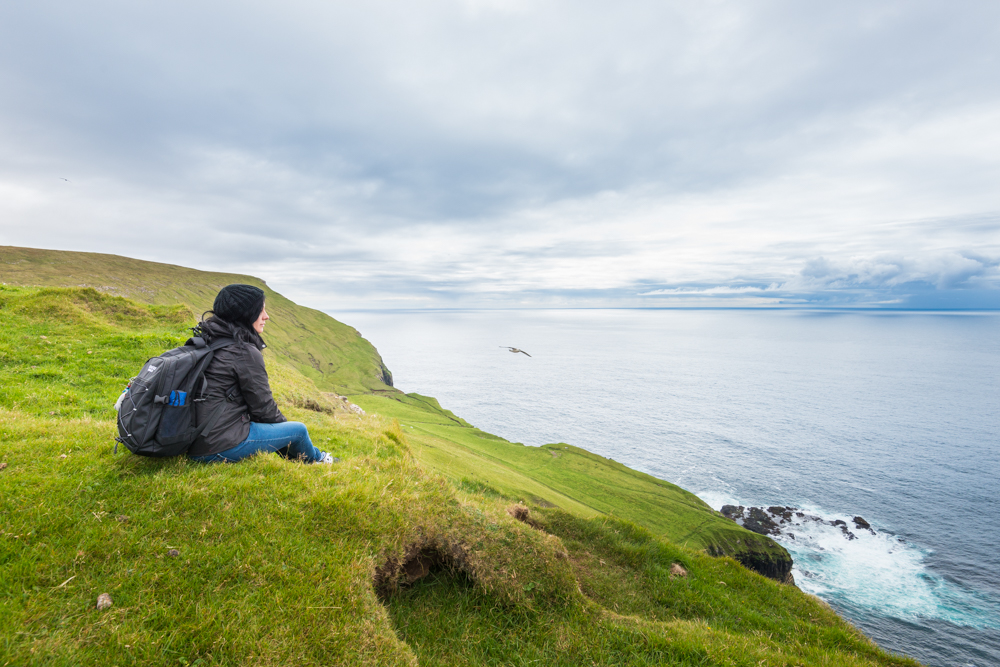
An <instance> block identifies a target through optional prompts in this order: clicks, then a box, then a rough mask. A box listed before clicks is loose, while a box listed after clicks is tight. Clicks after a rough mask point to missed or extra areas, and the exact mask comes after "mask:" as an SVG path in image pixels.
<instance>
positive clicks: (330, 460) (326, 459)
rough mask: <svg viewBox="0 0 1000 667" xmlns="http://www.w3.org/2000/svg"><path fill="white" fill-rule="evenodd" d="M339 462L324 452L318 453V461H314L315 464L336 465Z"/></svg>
mask: <svg viewBox="0 0 1000 667" xmlns="http://www.w3.org/2000/svg"><path fill="white" fill-rule="evenodd" d="M339 461H340V459H338V458H337V457H336V456H331V455H330V454H328V453H326V452H320V453H319V460H318V461H316V463H338V462H339Z"/></svg>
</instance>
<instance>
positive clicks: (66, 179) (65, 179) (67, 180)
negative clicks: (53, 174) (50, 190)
mask: <svg viewBox="0 0 1000 667" xmlns="http://www.w3.org/2000/svg"><path fill="white" fill-rule="evenodd" d="M59 178H62V180H64V181H66V182H67V183H69V182H70V181H69V179H68V178H63V177H62V176H60V177H59Z"/></svg>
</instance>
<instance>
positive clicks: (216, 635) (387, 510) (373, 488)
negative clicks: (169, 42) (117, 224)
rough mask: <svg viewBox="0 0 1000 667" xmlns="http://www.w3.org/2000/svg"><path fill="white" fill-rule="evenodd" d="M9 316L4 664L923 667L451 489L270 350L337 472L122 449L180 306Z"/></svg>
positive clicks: (793, 610) (764, 592) (403, 434)
mask: <svg viewBox="0 0 1000 667" xmlns="http://www.w3.org/2000/svg"><path fill="white" fill-rule="evenodd" d="M0 311H2V312H3V315H4V325H5V326H4V327H3V328H2V329H0V362H2V366H0V374H2V382H0V443H2V449H0V665H102V666H103V665H108V664H115V665H175V666H176V665H181V666H193V665H248V664H253V665H417V664H421V665H512V664H524V665H527V664H546V665H549V664H551V665H574V666H575V665H581V664H587V665H589V664H597V665H747V666H749V665H847V666H853V665H858V666H860V665H915V664H916V663H914V662H913V661H910V660H908V659H903V658H898V657H893V656H890V655H888V654H886V653H884V652H882V651H881V650H879V649H878V648H877V647H876V646H875V645H874V644H872V643H871V642H870V641H869V640H868V639H866V638H865V637H864V636H863V635H862V634H861V633H859V632H858V631H857V630H856V629H854V628H853V627H851V626H850V625H849V624H848V623H846V622H844V621H843V620H842V619H841V618H839V617H838V616H837V615H836V614H835V613H834V612H833V611H832V610H831V609H830V608H829V607H827V606H826V605H824V604H823V603H821V602H820V601H819V600H817V599H816V598H813V597H811V596H809V595H806V594H804V593H802V592H801V591H799V590H798V589H797V588H795V587H794V586H787V585H782V584H779V583H776V582H774V581H771V580H769V579H767V578H765V577H763V576H760V575H759V574H756V573H754V572H751V571H749V570H747V569H746V568H744V567H742V566H740V565H739V564H738V563H736V562H735V561H734V560H732V559H730V558H716V557H712V556H709V555H707V554H705V553H703V552H702V551H700V550H696V549H692V548H689V547H685V546H684V545H682V544H677V543H673V542H671V541H668V540H665V539H663V538H661V537H659V536H657V535H656V534H654V533H653V532H651V531H650V530H647V529H645V528H643V527H641V526H639V525H637V524H636V523H635V522H632V521H627V520H624V519H620V518H611V517H608V516H606V515H602V514H600V513H595V514H594V515H593V516H592V518H586V517H583V516H580V515H579V514H577V513H574V512H571V511H566V510H564V509H561V508H552V507H550V508H542V507H537V506H535V507H530V508H529V507H528V506H526V505H522V504H520V503H513V502H511V501H510V500H509V499H508V498H506V497H504V494H502V493H498V492H496V491H495V490H491V489H490V488H487V487H486V486H483V487H481V488H475V487H476V485H475V484H474V483H472V482H466V483H453V482H451V481H450V480H449V479H448V478H447V477H445V476H442V475H439V474H436V473H434V472H433V471H431V470H429V469H428V468H426V467H425V466H423V465H421V463H420V461H419V459H418V457H417V456H415V455H414V449H415V446H414V444H413V442H414V440H416V439H417V438H416V437H415V436H413V435H411V431H412V430H413V429H404V428H402V427H401V425H400V424H399V422H398V421H396V420H394V419H389V418H387V417H384V416H378V415H364V416H360V415H356V414H354V413H351V412H348V411H345V410H343V409H342V408H341V405H342V403H341V402H339V401H330V400H329V399H328V397H327V395H326V394H324V393H323V392H322V391H321V390H320V389H319V388H318V387H317V386H316V384H315V382H314V381H313V380H312V379H311V378H310V377H307V376H306V375H304V374H303V373H301V372H300V371H299V370H298V369H297V368H296V367H295V366H293V365H292V364H290V363H288V362H287V361H285V360H284V359H283V358H282V357H280V356H278V355H276V354H273V353H272V352H268V353H267V355H266V358H267V363H268V368H269V373H270V375H271V379H272V384H273V387H274V390H275V395H276V398H277V400H278V401H279V404H280V405H281V408H282V410H283V411H284V412H285V413H286V414H287V415H288V416H289V418H291V419H295V420H300V421H303V422H304V423H306V424H307V425H308V427H309V431H310V434H311V436H312V438H313V440H314V441H315V442H316V444H318V445H319V446H320V447H322V448H323V449H325V450H329V451H331V452H333V453H334V454H335V455H337V456H339V457H341V459H342V461H341V462H340V463H339V464H336V465H334V466H324V465H312V466H307V465H303V464H301V463H297V462H292V461H285V460H282V459H280V458H278V457H276V456H273V455H270V456H260V457H256V458H254V459H252V460H249V461H245V462H242V463H240V464H236V465H203V464H196V463H192V462H189V461H187V460H186V459H184V458H175V459H168V460H156V459H145V458H141V457H136V456H133V455H131V454H129V453H128V452H126V451H124V450H123V449H119V451H118V453H117V454H115V453H114V452H113V440H112V437H113V435H114V434H115V427H114V421H113V411H112V408H111V404H112V403H113V400H114V398H115V396H116V395H117V393H118V392H119V391H120V389H121V386H122V383H123V381H124V378H127V376H128V375H129V374H131V372H134V369H138V368H139V367H140V366H141V365H142V363H143V362H144V361H145V360H146V359H147V358H148V357H150V356H153V355H155V354H157V353H159V352H160V351H162V350H163V349H164V348H167V347H171V346H174V345H177V344H179V343H180V342H182V341H183V340H184V338H185V337H186V333H185V332H184V327H185V326H187V325H188V324H189V323H190V317H191V316H192V313H191V311H190V309H189V308H188V307H187V306H185V305H159V306H157V305H147V304H142V303H137V302H135V301H131V300H128V299H124V298H121V297H115V296H111V295H108V294H102V293H100V292H97V291H96V290H93V289H88V288H11V287H0ZM409 400H411V402H412V404H413V405H418V404H421V403H425V404H428V405H430V407H432V408H433V407H435V406H436V403H434V402H432V399H426V398H424V397H410V399H409ZM401 405H402V404H401ZM437 411H438V414H440V415H442V416H443V417H445V416H447V411H443V410H440V408H439V407H438V408H437ZM432 412H434V410H429V411H427V414H431V413H432ZM411 417H412V415H411ZM464 428H470V427H467V426H466V427H464ZM477 437H478V436H477ZM508 445H509V446H511V447H516V445H510V443H508ZM425 446H429V445H425ZM559 447H563V446H559ZM559 447H557V448H556V449H557V450H558V451H555V450H552V451H555V453H559V451H562V452H569V450H568V449H560V448H559ZM538 451H540V452H542V453H543V454H544V455H545V456H548V457H550V458H551V459H553V460H556V457H553V455H552V453H550V450H538ZM563 456H569V454H568V453H564V454H563ZM581 456H583V454H581ZM581 460H586V457H585V456H584V457H583V459H581ZM105 593H106V594H108V596H109V598H110V601H111V604H110V606H109V607H107V608H104V609H98V608H97V600H98V597H99V596H100V595H101V594H105Z"/></svg>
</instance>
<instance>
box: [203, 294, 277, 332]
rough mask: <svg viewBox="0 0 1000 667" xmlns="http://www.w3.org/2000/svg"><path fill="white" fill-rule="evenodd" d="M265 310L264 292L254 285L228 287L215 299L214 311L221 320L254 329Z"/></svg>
mask: <svg viewBox="0 0 1000 667" xmlns="http://www.w3.org/2000/svg"><path fill="white" fill-rule="evenodd" d="M262 310H264V290H262V289H260V288H259V287H254V286H253V285H226V286H225V287H223V288H222V289H221V290H219V295H218V296H217V297H215V304H214V305H213V306H212V311H213V312H214V313H215V314H216V315H217V316H218V317H220V318H221V319H223V320H225V321H227V322H232V323H233V324H241V325H243V326H245V327H246V328H247V329H253V323H254V322H256V321H257V318H258V317H260V312H261V311H262Z"/></svg>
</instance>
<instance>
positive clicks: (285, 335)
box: [0, 246, 391, 394]
mask: <svg viewBox="0 0 1000 667" xmlns="http://www.w3.org/2000/svg"><path fill="white" fill-rule="evenodd" d="M0 282H2V283H4V284H6V285H30V286H46V287H91V288H93V289H96V290H98V291H100V292H101V293H104V294H110V295H113V296H123V297H127V298H128V299H130V300H133V301H137V302H140V303H145V304H150V305H160V306H168V307H175V306H177V305H178V304H183V305H184V306H187V307H188V308H189V309H190V311H191V313H192V314H201V313H203V312H205V311H207V310H209V309H210V308H211V307H212V302H213V301H214V300H215V295H216V294H218V292H219V290H220V289H221V288H222V287H224V286H226V285H229V284H231V283H247V284H250V285H256V286H258V287H260V288H261V289H263V290H264V292H265V293H266V295H267V296H266V299H267V311H268V314H269V315H270V316H271V318H272V319H271V321H270V322H268V324H267V332H266V334H265V339H266V340H267V343H268V345H269V346H270V347H271V348H272V349H274V350H276V354H277V355H278V356H279V357H280V358H281V360H282V361H283V362H284V363H285V364H287V365H290V366H292V367H293V368H295V369H296V370H298V371H299V372H300V373H302V374H303V375H305V376H306V377H308V378H310V379H312V380H313V381H314V382H315V383H316V385H317V386H318V387H319V388H320V389H322V390H323V391H329V392H338V393H340V394H347V393H356V392H367V391H376V390H384V389H387V387H386V384H385V380H390V382H391V374H390V373H389V370H388V369H387V368H386V367H385V365H384V364H383V363H382V358H381V357H380V356H379V354H378V351H376V350H375V348H374V347H373V346H372V345H371V343H369V342H368V341H367V340H365V339H364V338H362V337H361V334H359V333H358V331H357V330H356V329H354V328H353V327H350V326H347V325H346V324H343V323H341V322H338V321H337V320H335V319H333V318H332V317H330V316H329V315H327V314H326V313H322V312H320V311H318V310H313V309H312V308H306V307H304V306H300V305H298V304H295V303H293V302H292V301H290V300H289V299H286V298H285V297H283V296H281V295H280V294H278V293H277V292H275V291H274V290H272V289H271V288H269V287H268V286H267V285H266V284H265V283H264V281H263V280H261V279H260V278H255V277H253V276H244V275H239V274H229V273H214V272H210V271H198V270H196V269H189V268H185V267H182V266H174V265H172V264H159V263H156V262H145V261H142V260H137V259H131V258H128V257H119V256H117V255H104V254H99V253H90V252H65V251H59V250H37V249H34V248H15V247H11V246H0Z"/></svg>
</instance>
